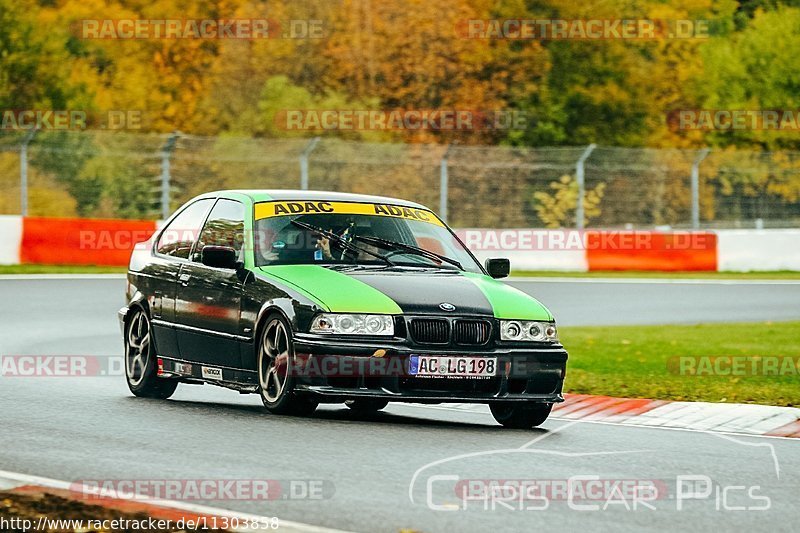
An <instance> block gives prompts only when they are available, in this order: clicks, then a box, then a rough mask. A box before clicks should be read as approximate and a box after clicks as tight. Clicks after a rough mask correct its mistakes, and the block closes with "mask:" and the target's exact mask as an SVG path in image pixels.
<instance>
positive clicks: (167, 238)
mask: <svg viewBox="0 0 800 533" xmlns="http://www.w3.org/2000/svg"><path fill="white" fill-rule="evenodd" d="M212 203H214V199H213V198H207V199H204V200H198V201H196V202H195V203H193V204H191V205H189V206H188V207H187V208H186V209H184V210H183V211H181V212H180V214H178V216H176V217H175V218H174V219H173V220H172V222H170V223H169V225H168V226H167V227H166V229H165V230H164V232H163V233H162V234H161V236H160V237H159V238H158V246H157V247H156V251H157V252H158V253H160V254H164V255H169V256H172V257H182V258H184V259H188V258H189V252H190V251H191V250H192V245H193V244H194V241H195V240H196V239H197V234H198V233H199V232H200V226H202V224H203V220H205V217H206V213H207V212H208V208H209V207H211V204H212Z"/></svg>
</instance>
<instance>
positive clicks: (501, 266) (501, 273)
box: [484, 257, 511, 279]
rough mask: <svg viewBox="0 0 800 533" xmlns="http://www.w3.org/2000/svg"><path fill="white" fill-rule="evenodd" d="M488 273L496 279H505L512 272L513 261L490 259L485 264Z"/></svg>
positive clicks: (499, 258)
mask: <svg viewBox="0 0 800 533" xmlns="http://www.w3.org/2000/svg"><path fill="white" fill-rule="evenodd" d="M484 266H485V267H486V272H488V273H489V275H490V276H491V277H493V278H495V279H497V278H505V277H506V276H508V273H509V272H510V271H511V261H509V260H508V259H506V258H505V257H490V258H489V259H487V260H486V263H484Z"/></svg>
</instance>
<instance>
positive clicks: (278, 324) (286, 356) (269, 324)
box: [256, 315, 317, 416]
mask: <svg viewBox="0 0 800 533" xmlns="http://www.w3.org/2000/svg"><path fill="white" fill-rule="evenodd" d="M292 358H294V345H293V342H292V330H291V328H290V327H289V325H288V324H287V323H286V321H285V320H283V318H282V317H280V316H279V315H273V316H270V317H269V318H268V319H267V321H266V325H265V326H264V327H263V328H262V329H261V334H260V336H259V341H258V357H257V360H256V365H257V367H256V368H257V370H258V391H259V395H260V396H261V402H262V403H263V404H264V407H266V408H267V411H269V412H270V413H273V414H276V415H295V416H308V415H310V414H311V413H313V412H314V410H315V409H316V408H317V402H315V401H313V400H312V399H310V398H307V397H305V396H300V395H298V394H296V393H295V392H294V383H295V382H294V377H293V376H292V375H291V373H290V372H289V361H291V360H292Z"/></svg>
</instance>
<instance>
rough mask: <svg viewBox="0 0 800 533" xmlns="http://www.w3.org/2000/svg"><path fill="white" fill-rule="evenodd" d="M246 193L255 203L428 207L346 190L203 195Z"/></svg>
mask: <svg viewBox="0 0 800 533" xmlns="http://www.w3.org/2000/svg"><path fill="white" fill-rule="evenodd" d="M236 195H244V196H247V197H249V198H250V199H251V200H252V201H253V202H254V203H257V202H272V201H276V200H277V201H292V200H298V201H306V200H307V201H312V202H319V201H330V202H362V203H375V204H391V205H399V206H403V207H416V208H422V209H428V208H427V207H425V206H424V205H422V204H418V203H415V202H409V201H408V200H401V199H399V198H390V197H388V196H373V195H369V194H353V193H346V192H333V191H306V190H299V189H230V190H222V191H214V192H209V193H206V194H204V195H202V196H206V197H208V196H222V197H225V196H228V197H234V196H236Z"/></svg>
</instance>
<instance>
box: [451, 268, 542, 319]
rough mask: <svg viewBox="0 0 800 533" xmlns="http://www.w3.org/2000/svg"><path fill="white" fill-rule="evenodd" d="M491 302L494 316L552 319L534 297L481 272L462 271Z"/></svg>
mask: <svg viewBox="0 0 800 533" xmlns="http://www.w3.org/2000/svg"><path fill="white" fill-rule="evenodd" d="M462 275H463V276H466V277H467V278H469V279H470V280H471V281H472V282H473V283H474V284H475V285H477V286H478V288H479V289H480V290H481V291H483V294H484V295H485V296H486V299H487V300H489V303H490V304H492V309H493V310H494V316H495V318H504V319H517V320H545V321H550V320H553V315H551V314H550V311H548V310H547V308H546V307H545V306H544V305H542V304H541V303H539V301H538V300H536V299H535V298H533V297H531V296H529V295H527V294H525V293H524V292H522V291H521V290H518V289H515V288H514V287H512V286H510V285H506V284H505V283H502V282H500V281H497V280H495V279H492V278H490V277H488V276H484V275H483V274H473V273H471V272H464V273H463V274H462Z"/></svg>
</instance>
